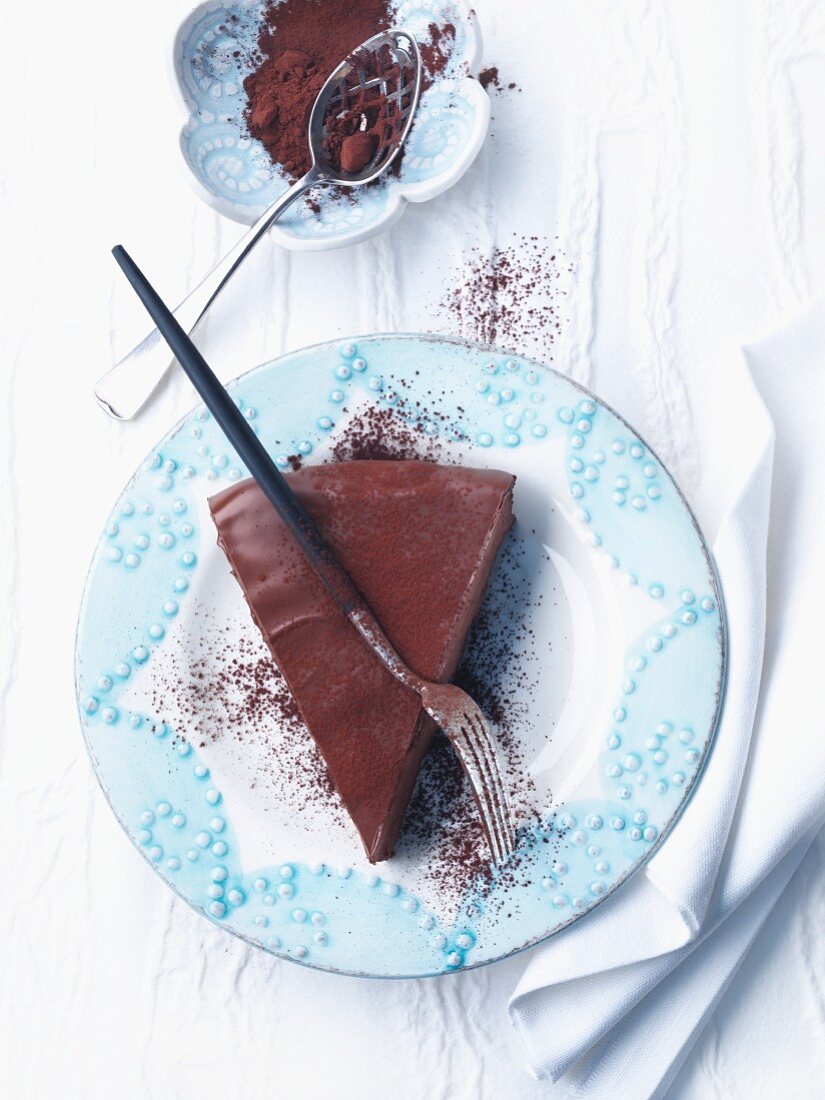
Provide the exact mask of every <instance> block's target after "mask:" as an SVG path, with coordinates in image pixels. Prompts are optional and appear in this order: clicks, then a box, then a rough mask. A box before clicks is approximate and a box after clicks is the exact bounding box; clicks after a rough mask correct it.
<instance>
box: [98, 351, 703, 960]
mask: <svg viewBox="0 0 825 1100" xmlns="http://www.w3.org/2000/svg"><path fill="white" fill-rule="evenodd" d="M434 382H437V384H436V385H434ZM432 390H436V391H438V394H439V396H438V397H437V398H434V397H433V394H432V392H431V391H432ZM232 391H233V393H234V395H235V400H236V403H237V404H238V406H239V408H240V409H241V411H242V412H243V414H244V416H245V417H246V418H247V419H248V421H249V422H250V424H252V425H253V428H254V430H255V431H256V432H257V433H258V434H259V435H260V437H261V438H262V439H263V440H264V441H268V440H278V444H277V447H274V446H273V447H272V448H271V449H272V451H273V456H274V458H275V460H276V462H278V464H279V465H281V466H282V467H284V468H286V467H288V465H289V459H288V456H290V455H294V454H300V455H302V456H306V457H307V458H309V460H310V461H311V456H312V455H313V453H314V452H315V450H316V449H317V448H320V447H322V446H323V444H324V441H325V439H327V438H329V436H330V433H333V432H334V431H335V429H336V426H338V424H339V421H340V420H341V418H343V417H345V416H346V415H347V414H346V410H347V409H348V408H349V407H351V406H353V405H355V404H357V403H359V402H367V403H369V404H370V405H371V406H373V407H377V408H386V407H395V408H396V409H397V410H398V413H399V415H401V416H404V415H406V414H405V411H404V410H405V409H407V408H417V406H416V401H419V402H420V406H421V408H425V409H429V410H430V411H431V413H433V415H432V416H431V417H430V419H427V414H425V416H424V419H423V421H422V419H421V412H420V410H419V411H417V412H416V414H415V415H416V418H417V422H418V423H419V425H420V427H421V428H422V430H423V432H424V433H425V435H428V436H430V437H432V438H433V439H438V440H440V441H441V442H442V443H443V444H444V446H445V447H447V448H450V447H455V448H458V449H459V450H458V451H457V453H461V454H463V455H464V456H465V458H466V456H467V453H468V451H469V452H471V453H472V454H473V455H474V461H479V462H481V463H482V464H486V462H487V459H488V457H489V456H490V455H491V454H493V453H494V454H495V455H496V460H497V464H504V463H505V462H506V459H507V455H508V454H509V455H510V456H511V457H512V461H513V462H514V461H515V456H516V455H517V454H518V453H520V452H522V451H525V450H526V451H527V454H526V455H525V457H526V458H529V455H530V453H532V451H533V449H534V448H540V450H537V451H536V455H537V456H538V458H539V460H540V461H541V462H542V463H550V462H552V463H554V464H555V463H560V464H562V467H563V468H562V470H560V474H559V477H558V478H557V481H558V483H559V485H560V486H562V487H566V492H565V489H564V488H562V490H561V494H562V495H561V497H560V499H559V502H558V503H559V506H563V507H564V508H566V509H568V511H569V514H570V522H571V524H572V525H573V526H574V527H575V529H576V530H578V531H579V534H580V537H581V539H582V540H583V541H584V543H585V545H586V546H587V547H588V550H587V553H588V554H591V555H594V556H599V557H600V558H601V559H602V560H604V561H606V562H607V563H608V564H609V568H610V570H612V571H613V573H614V574H615V582H616V584H617V585H620V586H622V587H624V588H625V589H626V590H627V591H628V592H630V593H632V594H634V598H636V597H638V598H639V599H640V600H643V601H644V603H645V606H646V607H649V609H650V614H649V615H648V617H647V621H648V623H649V625H648V626H647V627H646V629H645V630H644V632H643V633H642V634H641V635H639V636H638V637H636V638H635V639H634V640H633V641H632V644H630V645H629V647H628V648H627V651H626V652H625V653H624V657H623V662H622V665H621V667H617V668H616V669H615V670H614V676H615V683H614V687H613V689H612V691H611V693H610V694H611V702H610V706H609V708H607V709H606V710H605V712H604V713H603V714H602V715H601V716H600V718H599V728H598V729H597V730H596V731H595V733H594V742H593V743H594V746H595V748H594V751H593V759H592V772H593V783H592V784H591V786H590V787H589V788H588V795H587V797H586V798H582V799H578V798H577V799H570V800H568V801H566V802H565V803H564V804H563V805H556V806H553V807H548V808H547V812H546V813H545V814H544V815H543V816H542V818H541V820H536V821H534V822H532V823H528V824H527V825H526V826H524V827H523V828H522V830H521V834H520V852H519V859H518V861H517V863H516V865H515V866H514V867H513V868H510V869H508V870H507V873H506V874H503V875H501V876H499V877H497V878H496V879H495V880H494V881H493V883H492V884H491V885H490V886H489V888H487V889H486V890H485V891H484V892H483V893H478V894H476V893H471V894H470V896H468V897H466V898H464V899H463V901H462V904H461V906H460V907H459V908H460V914H459V916H458V917H457V918H456V919H455V920H453V921H452V922H450V923H449V924H445V923H444V922H443V921H442V920H441V919H440V918H439V917H438V916H437V915H436V914H435V913H434V912H432V911H430V910H429V909H428V907H427V906H426V905H425V904H424V903H423V902H422V900H421V899H420V898H419V897H417V896H416V894H415V891H414V890H410V889H409V888H407V887H404V886H402V885H399V883H397V882H394V881H393V875H392V863H390V864H388V865H385V866H384V867H382V868H379V872H380V874H376V873H372V872H364V871H361V870H353V869H352V868H349V867H348V868H338V867H336V866H335V865H330V866H327V865H324V864H317V865H309V864H308V863H305V862H301V861H300V860H298V859H296V858H295V854H294V853H292V852H289V851H284V852H283V853H282V858H281V859H280V860H279V861H278V862H277V863H275V864H273V865H272V866H267V867H257V868H251V869H250V868H247V867H245V866H244V865H243V862H242V860H241V857H240V852H239V846H238V839H237V837H236V835H235V832H234V830H233V825H232V821H233V814H232V806H230V805H228V804H227V800H226V799H225V797H224V795H223V793H222V790H221V781H220V776H218V775H212V774H210V772H209V768H208V767H207V765H206V764H205V763H204V762H203V761H202V760H201V758H200V755H199V753H198V750H197V748H196V747H195V746H194V745H193V744H192V743H191V742H190V741H189V740H188V739H187V731H186V730H174V729H171V728H169V727H168V725H166V724H165V723H163V722H160V721H159V720H158V719H157V717H156V716H154V715H153V714H151V713H150V712H149V710H148V709H147V710H146V711H135V710H130V709H128V708H127V707H125V706H124V703H123V698H124V696H125V693H126V691H127V689H128V687H129V684H130V682H131V681H132V680H133V679H134V678H135V677H136V676H137V674H138V673H139V671H140V670H141V669H143V668H145V667H147V666H148V664H149V663H150V662H152V661H157V660H163V648H164V643H165V639H166V637H167V634H168V631H169V630H170V628H171V627H172V625H173V624H174V622H175V619H176V617H177V616H178V615H179V614H180V610H181V608H182V607H183V606H184V604H185V601H186V600H187V598H188V597H189V593H190V587H191V582H192V579H193V577H195V576H196V574H197V570H198V567H199V557H200V555H201V554H202V552H203V546H204V545H205V543H204V541H203V540H204V539H207V540H210V541H212V540H213V539H214V533H213V532H212V531H211V530H209V531H201V530H199V529H198V527H197V524H196V523H195V522H194V521H193V516H194V515H195V514H196V513H197V508H196V507H195V502H196V501H197V500H198V499H200V498H202V497H203V496H204V495H211V494H212V493H214V492H215V491H217V490H219V489H220V488H222V487H225V486H227V485H229V484H231V483H232V482H233V481H236V480H238V479H239V478H240V477H243V476H245V474H246V471H245V469H244V467H243V465H242V464H241V463H240V461H239V460H238V457H237V455H235V453H234V452H233V451H232V449H231V448H230V447H229V446H228V444H227V443H226V441H225V439H224V437H223V436H222V434H221V433H220V431H219V430H218V428H217V426H216V425H215V423H214V422H213V420H212V418H211V417H210V416H209V414H208V412H207V411H206V410H205V409H202V408H200V409H196V410H195V412H193V413H192V414H191V415H190V416H188V417H187V418H186V419H185V420H184V421H183V422H182V423H181V424H180V425H179V426H178V427H177V428H176V429H175V430H173V431H172V432H171V433H170V435H169V436H168V437H167V438H166V439H165V440H164V441H163V442H162V444H161V445H160V447H159V448H158V449H157V451H155V452H154V453H153V454H152V455H150V456H149V458H148V459H147V460H146V461H145V462H144V464H143V465H142V467H141V469H140V470H139V471H138V473H137V474H136V475H135V477H134V478H133V480H132V481H131V482H130V484H129V485H128V486H127V489H126V491H125V492H124V494H123V495H122V496H121V498H120V500H119V501H118V503H117V504H116V506H115V508H114V509H113V511H112V513H111V516H110V518H109V521H108V523H107V525H106V527H105V530H104V533H103V535H102V537H101V540H100V543H99V546H98V549H97V552H96V555H95V559H94V562H93V565H92V569H91V571H90V579H89V583H88V586H87V591H86V594H85V597H84V603H83V608H82V611H81V618H80V626H79V631H78V650H77V668H76V679H77V691H78V703H79V708H80V713H81V718H82V721H83V724H84V729H85V733H86V738H87V742H88V746H89V751H90V754H91V757H92V760H93V762H94V766H95V768H96V770H97V773H98V776H99V778H100V780H101V783H102V785H103V787H104V790H105V791H106V793H107V796H108V798H109V800H110V802H111V804H112V807H113V809H114V810H115V812H116V814H117V816H118V818H119V819H120V821H121V823H122V824H123V826H124V828H125V829H126V831H127V832H128V834H129V836H130V837H131V839H132V840H133V842H134V843H135V844H136V846H137V847H138V848H139V850H140V851H141V852H142V853H143V854H144V856H145V857H146V859H147V860H149V861H150V862H151V863H152V865H153V866H154V867H155V868H156V870H157V871H158V873H159V874H161V875H162V876H163V877H164V878H165V879H166V880H167V881H168V882H169V883H170V885H172V886H173V888H174V889H175V890H176V891H177V892H178V893H179V894H180V895H181V896H183V897H184V898H185V899H186V900H187V901H189V902H190V903H191V904H192V905H194V906H195V907H196V908H198V909H199V910H201V911H202V912H203V913H204V914H205V915H206V916H207V917H209V918H210V919H211V920H213V921H215V922H217V923H219V924H220V925H222V926H224V927H227V928H229V929H231V931H233V932H235V933H236V934H238V935H241V936H243V937H244V938H245V939H247V940H249V941H250V942H254V943H256V944H258V945H259V946H261V947H263V948H264V949H267V950H269V951H271V952H273V953H275V954H279V955H283V956H286V957H289V958H292V959H295V960H298V961H301V962H304V963H306V964H308V965H312V966H316V967H320V968H325V969H330V970H337V971H346V972H352V973H362V974H374V975H423V974H437V973H445V972H449V971H452V970H457V969H460V968H462V967H464V966H469V965H474V964H478V963H482V962H486V961H490V960H491V959H494V958H498V957H502V956H503V955H506V954H508V953H511V952H512V951H514V950H517V949H518V948H520V947H522V946H524V945H526V944H528V943H532V942H536V941H538V940H540V939H542V938H544V937H546V936H547V935H549V934H551V933H552V932H554V931H557V930H558V929H559V928H561V927H564V925H565V924H567V923H569V922H570V921H571V920H573V919H576V918H577V917H578V916H579V915H581V914H582V913H584V912H586V911H587V910H588V909H589V908H591V907H592V906H593V905H595V904H597V903H598V902H599V901H600V900H601V899H603V898H604V897H606V896H607V895H608V894H609V893H610V891H611V890H612V889H614V888H615V887H616V886H617V885H618V884H619V883H621V882H622V881H623V880H624V879H625V878H626V877H627V876H628V875H629V874H630V873H632V872H633V871H634V870H635V869H637V868H638V867H639V866H640V865H641V864H642V862H643V861H644V860H645V859H646V858H647V856H648V855H649V854H650V852H651V851H652V850H653V849H654V848H655V847H656V845H657V844H658V843H659V842H660V841H661V840H662V838H663V836H664V835H665V834H666V832H667V831H668V829H669V828H670V826H671V825H672V824H673V822H674V821H675V819H676V817H677V815H678V812H679V811H680V809H681V808H682V806H683V805H684V803H685V801H686V798H687V797H688V795H689V792H690V791H691V789H692V788H693V786H694V785H695V783H696V781H697V778H698V776H699V774H700V770H701V767H702V765H703V762H704V760H705V758H706V755H707V752H708V749H709V746H710V743H711V740H712V737H713V733H714V729H715V724H716V721H717V717H718V712H719V708H720V704H721V690H722V689H721V685H722V681H723V665H724V625H723V619H722V609H721V607H720V595H719V592H718V588H717V584H716V580H715V576H714V572H713V567H712V564H711V561H710V559H709V556H708V554H707V551H706V549H705V547H704V544H703V542H702V540H701V536H700V534H699V532H698V530H697V529H696V526H695V523H694V521H693V519H692V516H691V514H690V512H689V510H688V509H687V507H686V505H685V503H684V501H683V499H682V497H681V495H680V494H679V492H678V489H677V488H676V486H675V485H674V483H673V481H672V480H671V478H670V476H669V475H668V473H667V471H666V470H664V469H663V468H662V466H661V464H660V463H659V461H658V459H657V458H656V457H655V455H653V454H652V453H651V452H650V451H649V450H648V448H647V447H646V446H645V444H644V443H643V442H642V441H641V440H640V439H639V438H638V437H637V436H636V435H635V434H634V433H633V432H632V431H631V430H630V429H629V428H628V427H627V425H626V424H624V423H623V422H622V421H621V420H620V419H619V418H618V417H616V416H615V415H614V414H613V413H612V412H611V411H610V410H608V409H606V408H605V407H604V406H603V405H602V404H600V403H599V402H598V401H597V400H596V399H595V398H592V397H591V396H590V395H588V394H587V393H585V392H583V391H581V390H579V389H578V388H577V387H575V386H574V385H573V384H571V383H570V382H569V381H567V380H566V379H564V378H562V377H561V376H559V375H556V374H554V373H553V372H551V371H548V370H547V369H546V368H543V367H541V366H539V365H537V364H533V363H529V362H525V361H522V360H519V359H516V358H513V357H508V356H506V355H501V354H495V353H493V352H490V351H489V350H483V349H478V348H473V347H469V346H467V345H464V344H461V343H459V342H457V341H446V340H439V339H435V338H426V337H392V336H387V337H368V338H360V339H357V340H350V341H344V342H342V343H335V344H327V345H321V346H319V347H316V348H310V349H306V350H304V351H301V352H297V353H294V354H292V355H289V356H286V357H285V358H284V359H282V360H280V361H278V362H277V363H276V364H272V365H267V366H264V367H261V368H258V369H257V370H255V371H253V372H251V373H250V374H248V375H245V376H243V377H242V378H240V379H239V380H238V381H237V382H236V383H234V384H233V386H232ZM399 393H403V395H404V400H403V401H402V400H401V399H400V398H399ZM434 406H437V408H435V407H434ZM436 414H437V415H436ZM513 899H517V904H516V905H515V906H514V908H515V909H516V910H517V914H516V916H515V918H514V919H512V920H510V921H502V920H501V919H500V914H501V912H502V904H508V905H509V904H510V902H512V900H513Z"/></svg>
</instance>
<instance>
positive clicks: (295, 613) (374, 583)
mask: <svg viewBox="0 0 825 1100" xmlns="http://www.w3.org/2000/svg"><path fill="white" fill-rule="evenodd" d="M286 476H287V477H288V478H289V481H290V485H291V486H292V489H293V490H294V492H295V493H296V494H297V495H298V497H300V499H301V501H302V502H303V504H304V505H305V507H306V508H307V510H308V511H309V512H310V514H311V515H312V517H313V519H314V520H315V522H316V523H317V525H318V527H319V528H320V530H321V532H322V534H323V535H324V536H325V538H326V539H327V540H328V541H329V543H330V544H331V546H332V547H333V549H334V550H335V552H336V554H337V555H338V556H339V558H340V560H341V561H342V563H343V565H344V566H345V568H346V569H347V571H348V572H349V574H350V576H351V577H352V579H353V580H354V581H355V584H356V585H357V586H358V588H359V589H360V590H361V592H362V593H363V594H364V596H365V597H366V599H367V602H368V603H369V605H370V607H371V608H372V610H373V612H374V613H375V615H376V617H377V619H378V621H379V622H380V623H381V625H382V626H383V628H384V630H385V631H386V632H387V634H388V636H389V637H390V639H391V641H392V642H393V644H394V645H395V647H396V648H397V650H398V652H399V653H400V654H401V656H402V657H403V658H404V660H405V661H406V662H407V664H409V665H410V667H411V668H412V669H413V670H414V671H415V672H417V673H418V674H419V675H420V676H423V677H425V678H426V679H430V680H436V681H442V682H443V681H447V680H449V679H450V678H451V677H452V676H453V674H454V673H455V670H456V668H457V666H458V663H459V660H460V658H461V652H462V649H463V647H464V641H465V638H466V636H467V631H468V630H469V628H470V625H471V623H472V621H473V619H474V618H475V616H476V614H477V612H478V610H479V607H480V605H481V601H482V599H483V597H484V590H485V588H486V585H487V581H488V579H489V576H490V572H491V570H492V568H493V563H494V561H495V557H496V553H497V551H498V548H499V546H500V545H501V541H502V539H503V538H504V535H505V534H506V532H507V530H508V528H509V527H510V525H511V524H512V522H513V514H512V494H513V484H514V482H515V478H514V477H512V476H511V475H510V474H505V473H501V472H499V471H496V470H474V469H465V468H463V467H459V466H436V465H434V464H432V463H428V462H344V463H340V464H338V465H331V466H315V467H310V468H307V469H303V470H300V471H298V472H296V473H292V474H287V475H286ZM209 506H210V509H211V511H212V517H213V519H214V521H215V525H216V527H217V529H218V542H219V544H220V546H221V547H222V549H223V551H224V553H225V554H226V556H227V558H228V559H229V562H230V565H231V567H232V571H233V573H234V574H235V576H236V577H237V579H238V581H239V583H240V585H241V588H242V589H243V592H244V595H245V596H246V599H247V602H248V604H249V607H250V609H251V611H252V615H253V618H254V619H255V622H256V623H257V624H258V627H259V628H260V630H261V633H262V634H263V636H264V639H265V640H266V643H267V645H268V646H269V648H270V650H271V652H272V656H273V657H274V658H275V661H276V662H277V664H278V667H279V668H280V669H281V672H282V673H283V675H284V677H285V678H286V681H287V683H288V684H289V687H290V690H291V691H292V693H293V695H294V697H295V700H296V702H297V703H298V706H299V707H300V710H301V714H302V715H303V718H304V721H305V722H306V724H307V726H308V727H309V730H310V732H311V733H312V736H313V737H314V738H315V742H316V744H317V745H318V748H319V749H320V751H321V753H322V755H323V757H324V760H325V761H326V764H327V767H328V768H329V772H330V775H331V777H332V780H333V782H334V783H335V786H336V788H337V790H338V793H339V794H340V796H341V799H342V801H343V803H344V805H345V806H346V808H347V810H348V812H349V814H350V816H351V817H352V820H353V822H354V823H355V826H356V828H357V829H358V831H359V833H360V834H361V838H362V840H363V842H364V847H365V848H366V851H367V856H368V857H369V859H370V860H371V861H372V862H373V863H377V862H379V861H380V860H384V859H388V858H389V857H390V856H391V855H392V853H393V849H394V847H395V843H396V839H397V837H398V832H399V829H400V827H401V822H402V819H403V817H404V811H405V810H406V808H407V802H408V801H409V798H410V795H411V793H412V789H413V786H414V784H415V779H416V776H417V775H418V769H419V766H420V764H421V759H422V757H423V755H424V753H425V752H426V750H427V747H428V745H429V743H430V739H431V737H432V734H433V732H434V729H435V727H434V724H433V722H432V720H431V719H430V718H429V717H428V716H427V715H426V714H425V713H424V712H423V711H422V710H421V705H420V702H419V699H418V696H417V695H415V694H414V693H412V692H411V691H409V690H408V689H406V688H404V687H402V686H401V685H400V684H399V683H398V682H397V681H396V680H395V679H393V677H392V676H391V675H390V673H389V672H387V670H386V669H385V668H384V666H383V665H382V664H381V662H380V661H379V660H378V659H377V658H376V657H375V655H374V654H373V653H372V651H371V650H370V649H369V648H368V646H367V645H366V643H365V642H364V641H363V639H362V638H361V636H360V635H359V634H358V632H357V631H356V630H355V628H354V627H353V626H352V625H351V624H350V623H349V621H348V620H347V619H346V618H345V617H344V615H343V614H342V613H341V611H339V609H338V607H337V606H336V605H335V604H334V603H333V601H332V599H331V597H330V596H329V594H328V593H327V591H326V589H325V588H324V587H323V585H322V583H321V581H320V580H319V579H318V577H317V575H316V574H315V572H314V571H313V569H312V567H311V566H310V565H309V564H308V562H307V561H306V559H305V558H304V556H303V554H302V553H301V551H300V550H299V548H298V546H297V545H296V543H295V542H294V540H293V538H292V536H291V534H290V533H289V531H288V530H287V529H286V528H285V527H284V525H283V523H282V522H281V520H280V518H279V517H278V515H277V514H276V512H275V510H274V509H273V508H272V506H271V504H270V503H269V502H268V501H267V499H266V497H265V496H264V494H263V493H262V492H261V490H260V489H259V488H258V486H257V484H256V483H255V482H254V481H252V480H248V481H243V482H241V483H239V484H238V485H233V486H232V487H231V488H229V489H226V490H225V491H224V492H222V493H220V494H219V495H218V496H216V497H213V498H212V499H211V500H210V502H209Z"/></svg>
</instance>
